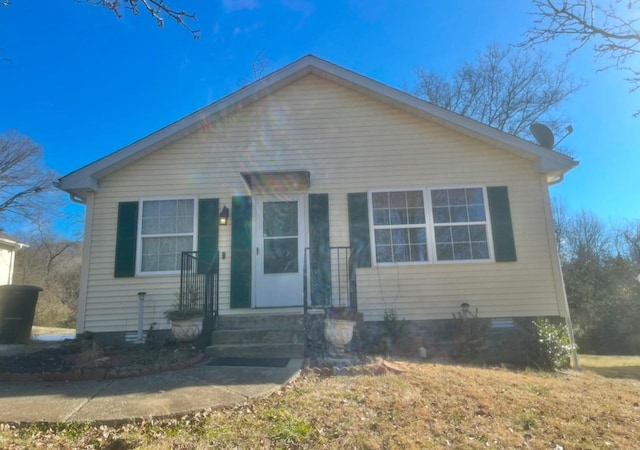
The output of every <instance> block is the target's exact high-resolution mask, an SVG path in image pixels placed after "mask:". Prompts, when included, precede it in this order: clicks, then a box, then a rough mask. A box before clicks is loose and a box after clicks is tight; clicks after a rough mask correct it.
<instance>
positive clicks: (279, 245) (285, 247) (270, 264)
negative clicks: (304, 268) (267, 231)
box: [264, 237, 298, 274]
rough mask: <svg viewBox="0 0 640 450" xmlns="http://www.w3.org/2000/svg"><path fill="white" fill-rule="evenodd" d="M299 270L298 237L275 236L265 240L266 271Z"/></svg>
mask: <svg viewBox="0 0 640 450" xmlns="http://www.w3.org/2000/svg"><path fill="white" fill-rule="evenodd" d="M297 272H298V238H297V237H294V238H274V239H265V241H264V273H265V274H276V273H297Z"/></svg>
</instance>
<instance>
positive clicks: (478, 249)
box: [471, 242, 489, 259]
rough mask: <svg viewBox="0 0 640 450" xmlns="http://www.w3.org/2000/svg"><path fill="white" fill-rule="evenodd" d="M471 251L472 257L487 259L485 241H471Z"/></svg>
mask: <svg viewBox="0 0 640 450" xmlns="http://www.w3.org/2000/svg"><path fill="white" fill-rule="evenodd" d="M471 253H472V256H473V259H489V245H488V244H487V243H486V242H472V243H471Z"/></svg>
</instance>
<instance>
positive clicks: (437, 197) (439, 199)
mask: <svg viewBox="0 0 640 450" xmlns="http://www.w3.org/2000/svg"><path fill="white" fill-rule="evenodd" d="M431 203H432V204H433V206H448V205H449V200H448V196H447V190H446V189H434V190H433V191H431Z"/></svg>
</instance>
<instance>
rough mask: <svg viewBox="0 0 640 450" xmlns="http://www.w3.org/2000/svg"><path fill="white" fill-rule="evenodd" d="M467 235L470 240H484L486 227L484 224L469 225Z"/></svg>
mask: <svg viewBox="0 0 640 450" xmlns="http://www.w3.org/2000/svg"><path fill="white" fill-rule="evenodd" d="M469 237H470V239H471V241H486V240H487V228H486V227H485V226H484V225H471V226H470V227H469Z"/></svg>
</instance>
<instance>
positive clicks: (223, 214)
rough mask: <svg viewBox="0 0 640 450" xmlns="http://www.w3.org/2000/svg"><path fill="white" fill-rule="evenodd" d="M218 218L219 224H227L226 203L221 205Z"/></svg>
mask: <svg viewBox="0 0 640 450" xmlns="http://www.w3.org/2000/svg"><path fill="white" fill-rule="evenodd" d="M218 218H219V219H220V225H225V226H226V225H227V222H228V221H229V208H227V205H224V206H223V207H222V211H220V215H219V216H218Z"/></svg>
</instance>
